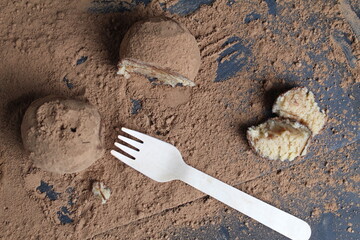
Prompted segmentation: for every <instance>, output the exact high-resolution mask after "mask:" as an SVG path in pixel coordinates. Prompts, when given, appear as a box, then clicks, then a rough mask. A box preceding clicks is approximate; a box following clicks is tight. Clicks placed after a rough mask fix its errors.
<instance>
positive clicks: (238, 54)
mask: <svg viewBox="0 0 360 240" xmlns="http://www.w3.org/2000/svg"><path fill="white" fill-rule="evenodd" d="M234 43H235V44H234ZM227 45H229V46H230V47H228V48H226V49H225V50H224V51H223V52H222V53H220V56H219V57H218V59H217V60H216V61H217V62H218V69H217V72H216V78H215V80H214V82H222V81H225V80H227V79H229V78H231V77H233V76H235V75H236V74H237V73H238V72H239V71H241V70H242V69H243V68H244V67H245V66H247V67H249V65H250V61H251V50H250V47H251V46H245V44H244V43H243V41H242V39H240V38H239V37H235V36H234V37H230V38H229V39H228V40H227V41H226V42H225V43H224V44H223V47H226V46H227ZM226 57H229V59H226ZM224 59H225V60H224Z"/></svg>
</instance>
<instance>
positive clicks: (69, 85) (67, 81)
mask: <svg viewBox="0 0 360 240" xmlns="http://www.w3.org/2000/svg"><path fill="white" fill-rule="evenodd" d="M63 82H64V83H65V84H66V86H67V87H68V88H69V89H73V88H74V84H72V83H71V82H70V80H69V79H68V78H67V77H66V76H65V77H64V78H63Z"/></svg>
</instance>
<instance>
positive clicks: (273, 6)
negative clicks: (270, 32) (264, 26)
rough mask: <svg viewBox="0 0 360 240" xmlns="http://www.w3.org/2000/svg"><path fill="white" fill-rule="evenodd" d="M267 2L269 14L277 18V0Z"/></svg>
mask: <svg viewBox="0 0 360 240" xmlns="http://www.w3.org/2000/svg"><path fill="white" fill-rule="evenodd" d="M265 2H266V4H267V6H268V9H269V10H268V11H269V14H270V15H274V16H275V15H276V12H277V10H276V6H277V4H276V0H265Z"/></svg>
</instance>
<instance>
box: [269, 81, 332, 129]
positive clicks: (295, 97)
mask: <svg viewBox="0 0 360 240" xmlns="http://www.w3.org/2000/svg"><path fill="white" fill-rule="evenodd" d="M272 110H273V112H274V113H276V114H278V115H279V116H280V117H285V118H291V119H294V120H296V121H298V122H300V123H302V124H304V125H305V126H307V127H309V128H310V130H311V131H312V133H313V135H316V134H318V133H319V132H320V131H321V129H323V128H324V125H325V122H326V114H325V112H324V111H321V110H320V108H319V106H318V104H317V102H316V101H315V96H314V93H312V92H311V91H309V89H307V88H306V87H299V88H294V89H291V90H289V91H287V92H285V93H284V94H282V95H280V96H279V97H278V98H277V99H276V102H275V104H274V106H273V109H272Z"/></svg>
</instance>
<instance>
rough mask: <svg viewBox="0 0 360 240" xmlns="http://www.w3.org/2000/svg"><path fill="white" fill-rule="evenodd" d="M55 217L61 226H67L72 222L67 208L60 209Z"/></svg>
mask: <svg viewBox="0 0 360 240" xmlns="http://www.w3.org/2000/svg"><path fill="white" fill-rule="evenodd" d="M56 214H57V217H58V219H59V221H60V223H61V224H69V223H72V222H73V221H74V220H72V219H71V218H70V216H69V215H70V214H71V213H70V211H69V210H68V209H67V207H61V208H60V211H58V212H57V213H56Z"/></svg>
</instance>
